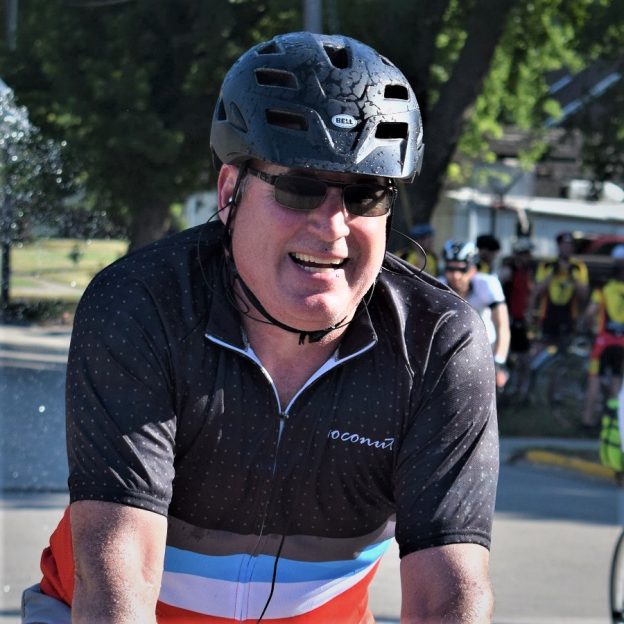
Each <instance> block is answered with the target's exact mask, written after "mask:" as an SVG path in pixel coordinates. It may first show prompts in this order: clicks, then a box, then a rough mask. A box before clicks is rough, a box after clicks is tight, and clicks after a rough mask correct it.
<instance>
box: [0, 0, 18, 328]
mask: <svg viewBox="0 0 624 624" xmlns="http://www.w3.org/2000/svg"><path fill="white" fill-rule="evenodd" d="M17 1H18V0H4V6H5V17H6V40H7V46H8V48H9V50H10V51H11V52H13V51H14V50H15V49H16V47H17ZM7 139H8V137H7ZM2 159H3V161H4V162H3V165H4V180H3V184H4V193H3V205H2V232H1V233H0V234H1V236H2V244H1V252H0V256H1V258H2V276H1V282H0V306H1V308H0V309H1V313H2V320H6V319H7V318H8V314H9V311H8V308H9V297H10V292H9V288H10V281H11V238H12V236H13V228H12V227H11V225H12V222H13V198H12V197H11V190H10V188H9V179H8V178H9V146H8V140H7V144H6V145H5V148H4V150H3V151H2Z"/></svg>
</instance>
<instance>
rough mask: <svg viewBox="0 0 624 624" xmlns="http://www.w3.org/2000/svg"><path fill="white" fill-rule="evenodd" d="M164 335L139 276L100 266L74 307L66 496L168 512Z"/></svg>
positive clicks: (170, 431) (169, 431)
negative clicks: (129, 276)
mask: <svg viewBox="0 0 624 624" xmlns="http://www.w3.org/2000/svg"><path fill="white" fill-rule="evenodd" d="M171 371H172V365H171V357H170V354H169V341H168V337H167V335H166V332H165V329H164V327H163V324H162V322H161V314H159V310H158V306H157V304H156V303H155V301H154V300H153V298H152V296H151V293H150V291H149V289H148V288H147V287H146V286H144V285H143V284H142V283H141V282H140V281H139V280H136V279H130V278H126V277H124V276H123V275H119V274H118V272H115V270H112V271H108V270H106V271H105V272H104V273H103V274H100V276H98V278H96V280H94V282H93V283H92V284H91V286H90V287H89V288H88V289H87V291H86V292H85V295H84V296H83V299H82V300H81V302H80V305H79V307H78V310H77V313H76V318H75V323H74V330H73V333H72V340H71V346H70V353H69V360H68V369H67V383H66V411H67V452H68V462H69V490H70V500H71V502H75V501H77V500H102V501H109V502H115V503H120V504H125V505H131V506H135V507H141V508H145V509H148V510H151V511H154V512H156V513H160V514H166V512H167V508H168V504H169V502H170V499H171V484H172V480H173V456H174V450H173V448H174V437H175V411H174V401H173V399H172V395H173V392H172V383H173V381H172V378H173V375H172V373H171Z"/></svg>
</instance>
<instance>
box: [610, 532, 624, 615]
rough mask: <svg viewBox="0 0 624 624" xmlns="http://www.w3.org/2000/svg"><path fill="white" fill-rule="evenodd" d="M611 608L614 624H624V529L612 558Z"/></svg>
mask: <svg viewBox="0 0 624 624" xmlns="http://www.w3.org/2000/svg"><path fill="white" fill-rule="evenodd" d="M609 606H610V608H611V622H612V624H624V529H622V531H621V532H620V536H619V537H618V540H617V542H616V544H615V548H614V549H613V557H612V558H611V572H610V574H609Z"/></svg>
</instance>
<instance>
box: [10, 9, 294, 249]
mask: <svg viewBox="0 0 624 624" xmlns="http://www.w3.org/2000/svg"><path fill="white" fill-rule="evenodd" d="M269 16H270V19H269ZM292 16H293V12H292V11H288V10H286V9H284V10H281V9H280V7H279V6H277V7H276V6H270V4H269V3H266V4H264V3H258V2H253V1H245V0H238V1H227V0H213V1H211V2H204V1H203V0H179V1H178V0H128V1H123V2H120V1H116V2H111V1H110V0H77V1H76V2H66V1H63V0H49V1H46V2H27V3H22V5H21V6H20V21H19V28H18V46H17V51H16V53H14V54H7V53H5V58H4V62H3V72H4V74H5V77H6V80H7V82H9V83H10V84H11V85H12V86H13V87H14V89H15V91H16V92H17V93H18V94H19V97H20V101H21V102H23V103H24V104H26V105H27V106H28V109H29V111H30V115H31V118H32V119H33V120H34V121H35V122H36V123H37V124H38V125H40V126H41V127H42V128H45V129H46V131H47V132H48V133H50V134H51V135H52V136H57V137H63V138H64V139H66V140H67V143H68V145H69V147H70V149H71V151H72V153H73V155H74V157H75V158H76V159H78V160H79V161H80V162H82V164H83V168H84V172H85V184H86V185H87V187H88V188H89V189H90V190H91V192H92V193H95V195H96V197H97V203H98V206H99V208H100V209H106V210H108V211H109V212H110V213H111V214H112V215H113V216H114V217H115V218H116V219H117V220H120V221H122V222H123V221H125V222H126V223H128V225H129V237H130V243H131V246H139V245H142V244H144V243H146V242H149V241H151V240H153V239H156V238H159V237H160V236H162V235H163V234H164V233H165V232H166V231H167V229H168V227H169V207H170V205H171V204H172V203H173V202H174V201H175V200H179V199H180V198H181V197H184V196H185V195H186V194H188V193H189V192H191V191H192V190H194V189H197V188H204V187H205V186H206V185H207V184H208V183H209V182H210V181H211V176H212V175H213V171H212V164H211V155H210V149H209V130H210V123H211V117H212V110H213V106H214V102H215V101H216V97H217V95H218V89H219V85H220V83H221V81H222V78H223V76H224V73H225V70H226V69H227V67H228V66H229V65H230V64H231V63H232V62H233V60H234V59H235V58H236V57H238V56H239V54H240V53H241V52H242V51H243V50H245V49H247V48H248V47H249V46H250V45H251V44H253V43H254V42H255V41H256V40H259V39H264V38H265V37H266V36H267V35H268V34H270V31H272V30H279V29H281V28H284V27H285V28H288V27H289V26H290V23H291V22H290V21H289V20H292Z"/></svg>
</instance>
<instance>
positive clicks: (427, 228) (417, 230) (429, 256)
mask: <svg viewBox="0 0 624 624" xmlns="http://www.w3.org/2000/svg"><path fill="white" fill-rule="evenodd" d="M410 236H411V238H413V239H414V241H415V242H416V243H417V244H418V245H419V246H420V247H421V248H422V251H421V250H420V249H414V248H413V246H412V247H410V248H409V249H407V250H405V251H402V252H399V253H398V254H397V255H398V256H399V257H400V258H402V259H403V260H406V261H407V262H409V263H410V264H413V265H414V266H415V267H418V268H422V269H423V270H424V271H426V272H427V273H429V274H430V275H433V276H437V275H438V270H439V269H438V256H437V254H436V253H435V251H434V249H433V246H434V238H435V230H434V229H433V227H432V226H431V225H429V223H418V224H417V225H414V226H413V227H412V228H411V229H410ZM423 251H424V258H423V253H422V252H423Z"/></svg>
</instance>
